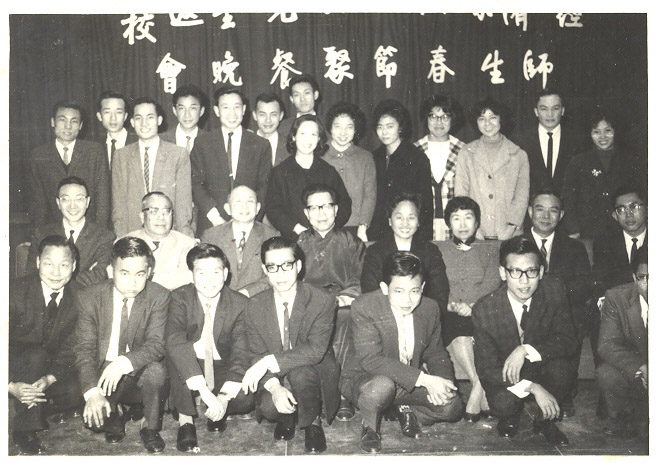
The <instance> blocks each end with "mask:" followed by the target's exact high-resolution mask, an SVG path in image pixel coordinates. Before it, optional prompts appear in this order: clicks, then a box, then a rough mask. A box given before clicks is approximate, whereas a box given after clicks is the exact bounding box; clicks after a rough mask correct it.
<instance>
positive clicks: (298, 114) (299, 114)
mask: <svg viewBox="0 0 658 463" xmlns="http://www.w3.org/2000/svg"><path fill="white" fill-rule="evenodd" d="M316 103H317V101H316ZM306 114H313V115H314V116H317V114H316V113H315V109H314V110H313V111H311V112H310V113H306ZM300 116H303V114H302V113H300V112H298V113H297V115H296V116H295V118H298V117H300Z"/></svg>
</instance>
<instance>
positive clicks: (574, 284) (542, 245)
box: [525, 188, 598, 417]
mask: <svg viewBox="0 0 658 463" xmlns="http://www.w3.org/2000/svg"><path fill="white" fill-rule="evenodd" d="M528 215H529V216H530V220H531V222H532V227H531V228H530V230H529V231H528V232H526V233H525V236H526V237H527V238H529V239H531V240H533V241H534V242H535V244H536V245H537V247H538V248H539V251H540V252H541V253H542V255H543V257H544V262H545V264H544V273H545V274H547V275H554V276H556V277H558V278H559V279H560V280H562V283H563V284H564V286H565V287H566V288H567V295H568V298H569V304H570V307H571V316H572V318H573V321H574V324H575V326H576V333H577V335H578V349H576V352H575V353H574V354H573V355H572V357H571V367H572V370H571V387H570V394H568V395H567V396H566V397H565V402H563V403H560V410H561V411H562V415H563V416H565V417H570V416H573V415H574V414H575V413H576V409H575V407H574V404H573V397H575V396H576V393H577V392H578V367H579V365H580V355H581V350H582V345H583V338H584V337H585V336H586V335H588V334H589V332H590V329H591V326H592V323H593V322H592V320H591V319H592V314H591V313H590V306H591V305H590V304H589V301H590V299H591V297H592V296H593V289H594V288H593V280H592V272H591V267H590V261H589V257H588V255H587V250H586V249H585V245H584V244H583V243H582V242H580V241H578V240H575V239H573V238H570V237H569V236H568V235H567V234H566V233H565V232H564V231H563V230H562V229H561V228H560V227H558V225H559V223H560V221H561V220H562V217H564V209H563V208H562V201H561V200H560V198H559V197H558V195H557V194H556V193H555V192H554V191H552V190H550V189H548V188H546V189H544V190H540V191H538V192H537V193H536V194H535V195H534V196H533V197H532V199H531V200H530V206H528ZM595 315H596V316H598V310H597V311H596V314H595Z"/></svg>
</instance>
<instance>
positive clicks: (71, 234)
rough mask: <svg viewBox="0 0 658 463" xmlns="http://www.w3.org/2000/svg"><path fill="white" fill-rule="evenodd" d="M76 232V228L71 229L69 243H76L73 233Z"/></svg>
mask: <svg viewBox="0 0 658 463" xmlns="http://www.w3.org/2000/svg"><path fill="white" fill-rule="evenodd" d="M74 234H75V230H71V231H70V232H69V243H71V244H75V239H74V238H73V235H74Z"/></svg>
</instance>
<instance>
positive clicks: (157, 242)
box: [153, 241, 160, 252]
mask: <svg viewBox="0 0 658 463" xmlns="http://www.w3.org/2000/svg"><path fill="white" fill-rule="evenodd" d="M153 245H154V246H155V247H154V248H153V252H155V251H157V250H158V248H159V247H160V242H159V241H154V242H153Z"/></svg>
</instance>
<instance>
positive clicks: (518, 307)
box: [507, 290, 532, 313]
mask: <svg viewBox="0 0 658 463" xmlns="http://www.w3.org/2000/svg"><path fill="white" fill-rule="evenodd" d="M507 299H508V300H509V303H510V305H511V306H512V310H514V312H515V313H521V312H522V311H523V306H524V305H526V306H528V310H530V305H531V304H532V298H530V299H528V300H527V301H525V302H519V301H517V300H516V299H515V298H514V297H513V296H512V295H511V294H510V292H509V290H508V291H507Z"/></svg>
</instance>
